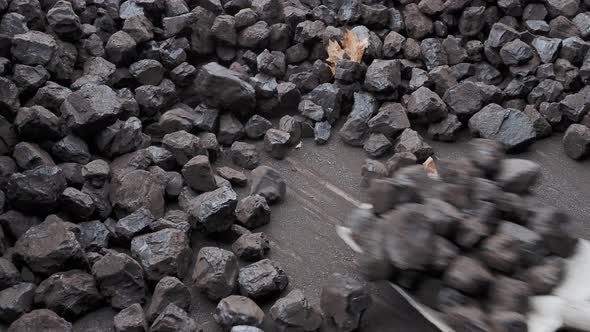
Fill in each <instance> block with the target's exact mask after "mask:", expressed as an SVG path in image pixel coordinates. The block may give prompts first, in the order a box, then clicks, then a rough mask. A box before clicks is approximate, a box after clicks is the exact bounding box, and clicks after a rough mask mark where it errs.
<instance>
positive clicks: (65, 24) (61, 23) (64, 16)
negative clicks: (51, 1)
mask: <svg viewBox="0 0 590 332" xmlns="http://www.w3.org/2000/svg"><path fill="white" fill-rule="evenodd" d="M47 21H48V23H49V26H50V27H51V29H52V30H53V31H54V32H55V33H56V34H57V35H58V36H59V37H60V38H61V39H63V40H72V41H76V40H77V39H78V38H80V37H82V28H81V24H80V18H79V17H78V15H76V13H75V12H74V9H73V8H72V4H71V3H70V2H68V1H64V0H61V1H58V2H56V3H55V5H53V7H52V8H51V9H50V10H49V11H48V12H47Z"/></svg>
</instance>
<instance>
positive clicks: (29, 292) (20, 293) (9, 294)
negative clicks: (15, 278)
mask: <svg viewBox="0 0 590 332" xmlns="http://www.w3.org/2000/svg"><path fill="white" fill-rule="evenodd" d="M34 297H35V284H31V283H28V282H22V283H19V284H16V285H14V286H12V287H9V288H6V289H4V290H2V291H1V292H0V320H2V321H3V322H6V323H12V322H13V321H15V320H16V319H18V318H19V317H20V316H21V315H23V314H25V313H27V312H29V311H31V310H32V309H33V300H34Z"/></svg>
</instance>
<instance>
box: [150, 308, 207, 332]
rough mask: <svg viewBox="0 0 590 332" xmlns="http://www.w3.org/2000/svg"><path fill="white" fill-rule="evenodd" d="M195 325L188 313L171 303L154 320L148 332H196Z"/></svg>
mask: <svg viewBox="0 0 590 332" xmlns="http://www.w3.org/2000/svg"><path fill="white" fill-rule="evenodd" d="M196 329H197V323H196V322H195V320H194V319H193V318H192V317H190V316H189V315H188V313H187V312H186V311H184V310H182V309H181V308H179V307H178V306H176V305H175V304H173V303H170V304H169V305H168V306H167V307H166V308H165V309H164V310H163V311H162V312H161V313H160V315H159V316H158V318H156V320H155V321H154V323H153V324H152V326H151V327H150V331H152V332H166V331H178V332H192V331H196Z"/></svg>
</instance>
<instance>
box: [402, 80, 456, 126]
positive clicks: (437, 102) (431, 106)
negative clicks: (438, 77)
mask: <svg viewBox="0 0 590 332" xmlns="http://www.w3.org/2000/svg"><path fill="white" fill-rule="evenodd" d="M407 110H408V115H409V116H410V118H414V119H417V120H419V121H422V122H426V123H430V122H435V121H438V120H441V119H444V118H445V117H446V115H447V107H446V105H445V103H444V102H443V101H442V99H441V98H440V97H439V96H438V95H437V94H436V93H434V92H433V91H432V90H430V89H428V88H426V87H421V88H419V89H418V90H416V91H414V92H412V94H411V95H410V98H409V99H408V103H407Z"/></svg>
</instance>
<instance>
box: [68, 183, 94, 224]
mask: <svg viewBox="0 0 590 332" xmlns="http://www.w3.org/2000/svg"><path fill="white" fill-rule="evenodd" d="M60 203H61V205H62V210H63V211H64V212H68V213H70V214H71V215H72V216H76V217H79V218H81V219H84V220H85V219H88V218H89V217H90V216H92V214H93V213H94V209H95V206H94V201H93V200H92V197H90V196H89V195H88V194H85V193H83V192H81V191H80V190H78V189H75V188H71V187H68V188H66V189H65V190H64V191H63V193H62V194H61V197H60Z"/></svg>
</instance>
